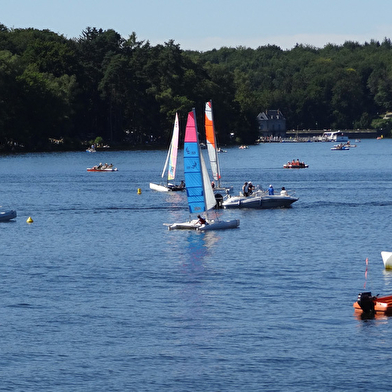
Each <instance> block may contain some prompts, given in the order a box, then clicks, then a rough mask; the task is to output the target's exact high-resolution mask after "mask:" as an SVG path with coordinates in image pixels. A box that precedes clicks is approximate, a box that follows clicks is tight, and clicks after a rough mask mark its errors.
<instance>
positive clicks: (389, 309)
mask: <svg viewBox="0 0 392 392" xmlns="http://www.w3.org/2000/svg"><path fill="white" fill-rule="evenodd" d="M353 307H354V309H355V311H357V312H363V313H364V314H367V315H374V314H376V313H381V314H392V295H385V296H383V297H379V296H378V295H376V296H372V293H371V292H370V291H365V292H362V293H359V294H358V298H357V300H356V301H355V302H354V304H353Z"/></svg>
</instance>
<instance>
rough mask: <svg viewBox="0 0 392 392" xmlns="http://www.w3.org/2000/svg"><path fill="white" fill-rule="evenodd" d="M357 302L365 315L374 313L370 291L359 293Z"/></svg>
mask: <svg viewBox="0 0 392 392" xmlns="http://www.w3.org/2000/svg"><path fill="white" fill-rule="evenodd" d="M357 302H358V305H359V306H360V307H361V309H362V310H363V311H364V312H365V313H373V312H374V301H373V297H372V293H371V292H370V291H366V292H364V293H359V294H358V301H357Z"/></svg>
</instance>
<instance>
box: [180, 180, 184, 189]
mask: <svg viewBox="0 0 392 392" xmlns="http://www.w3.org/2000/svg"><path fill="white" fill-rule="evenodd" d="M178 187H179V188H180V189H184V188H185V182H184V181H183V180H181V182H180V185H179V186H178Z"/></svg>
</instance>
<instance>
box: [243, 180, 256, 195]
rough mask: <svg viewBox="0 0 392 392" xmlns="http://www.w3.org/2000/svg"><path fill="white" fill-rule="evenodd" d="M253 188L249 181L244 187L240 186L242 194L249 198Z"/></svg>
mask: <svg viewBox="0 0 392 392" xmlns="http://www.w3.org/2000/svg"><path fill="white" fill-rule="evenodd" d="M254 189H255V186H254V185H253V184H252V182H251V181H245V183H244V185H243V186H242V194H243V195H244V196H245V197H248V196H250V195H251V194H252V193H253V190H254Z"/></svg>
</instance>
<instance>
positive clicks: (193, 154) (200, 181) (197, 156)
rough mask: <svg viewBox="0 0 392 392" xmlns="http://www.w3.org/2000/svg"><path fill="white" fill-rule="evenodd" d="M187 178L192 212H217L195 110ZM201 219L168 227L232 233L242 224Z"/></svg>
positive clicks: (186, 150)
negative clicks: (227, 230) (200, 141)
mask: <svg viewBox="0 0 392 392" xmlns="http://www.w3.org/2000/svg"><path fill="white" fill-rule="evenodd" d="M184 175H185V181H186V193H187V199H188V207H189V212H190V213H191V214H192V213H196V214H200V213H202V212H207V213H208V211H209V210H211V209H213V208H214V207H215V205H216V200H215V195H214V192H213V190H212V186H211V183H210V179H209V176H208V171H207V167H206V164H205V162H204V158H203V154H202V153H201V149H200V145H199V138H198V132H197V123H196V113H195V109H193V110H192V112H189V113H188V119H187V124H186V129H185V139H184ZM197 218H198V219H191V220H189V221H188V222H182V223H173V224H164V225H165V226H168V229H169V230H176V229H183V230H199V231H207V230H222V229H232V228H236V227H238V226H239V224H240V221H239V220H238V219H233V220H230V221H220V220H218V219H210V218H208V216H207V218H206V219H204V218H202V217H201V216H200V215H198V217H197Z"/></svg>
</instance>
